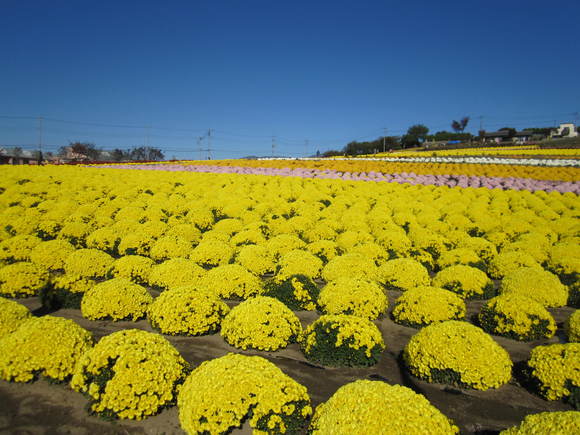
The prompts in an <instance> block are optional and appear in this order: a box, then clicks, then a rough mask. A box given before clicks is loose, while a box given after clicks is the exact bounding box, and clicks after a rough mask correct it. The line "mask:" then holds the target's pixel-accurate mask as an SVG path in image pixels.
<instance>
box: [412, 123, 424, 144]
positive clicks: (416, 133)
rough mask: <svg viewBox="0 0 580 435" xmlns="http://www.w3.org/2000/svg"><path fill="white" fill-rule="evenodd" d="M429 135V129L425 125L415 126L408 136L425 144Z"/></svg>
mask: <svg viewBox="0 0 580 435" xmlns="http://www.w3.org/2000/svg"><path fill="white" fill-rule="evenodd" d="M428 133H429V128H427V127H426V126H425V125H423V124H415V125H412V126H411V127H409V129H408V130H407V136H411V137H415V138H417V141H418V142H425V139H426V138H427V134H428Z"/></svg>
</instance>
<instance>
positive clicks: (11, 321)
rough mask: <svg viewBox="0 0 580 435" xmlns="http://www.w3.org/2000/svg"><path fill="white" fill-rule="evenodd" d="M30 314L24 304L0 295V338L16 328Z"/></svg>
mask: <svg viewBox="0 0 580 435" xmlns="http://www.w3.org/2000/svg"><path fill="white" fill-rule="evenodd" d="M30 316H31V314H30V311H29V310H28V308H26V307H25V306H24V305H21V304H19V303H18V302H14V301H11V300H10V299H5V298H1V297H0V338H2V337H4V336H5V335H8V334H10V333H11V332H14V331H16V330H17V329H18V327H19V326H20V325H21V324H22V322H24V321H25V320H27V319H29V318H30Z"/></svg>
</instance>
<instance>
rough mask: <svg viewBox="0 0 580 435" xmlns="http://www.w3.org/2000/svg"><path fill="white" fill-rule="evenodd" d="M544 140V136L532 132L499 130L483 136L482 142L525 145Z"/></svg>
mask: <svg viewBox="0 0 580 435" xmlns="http://www.w3.org/2000/svg"><path fill="white" fill-rule="evenodd" d="M542 139H544V136H543V135H541V134H538V133H534V132H532V131H528V130H523V131H514V130H499V131H491V132H489V133H485V134H484V135H483V141H484V142H495V143H498V144H499V143H506V144H507V143H518V144H521V143H527V142H532V141H538V140H542Z"/></svg>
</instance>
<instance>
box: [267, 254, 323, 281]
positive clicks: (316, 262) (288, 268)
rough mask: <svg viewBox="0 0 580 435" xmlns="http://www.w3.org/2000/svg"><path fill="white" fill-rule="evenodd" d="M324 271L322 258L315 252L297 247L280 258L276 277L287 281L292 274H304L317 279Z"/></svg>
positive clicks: (278, 279)
mask: <svg viewBox="0 0 580 435" xmlns="http://www.w3.org/2000/svg"><path fill="white" fill-rule="evenodd" d="M321 272H322V260H321V259H320V258H318V257H317V256H315V255H314V254H312V253H310V252H308V251H304V250H301V249H295V250H293V251H289V252H287V253H285V254H283V255H282V256H281V257H280V260H278V264H277V268H276V276H275V279H276V280H277V281H279V282H282V281H285V280H287V279H288V278H290V277H291V276H292V275H304V276H307V277H308V278H311V279H315V278H319V277H320V273H321Z"/></svg>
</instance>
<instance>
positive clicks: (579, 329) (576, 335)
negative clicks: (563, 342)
mask: <svg viewBox="0 0 580 435" xmlns="http://www.w3.org/2000/svg"><path fill="white" fill-rule="evenodd" d="M565 329H566V334H567V335H568V341H570V342H576V343H578V342H580V310H576V311H574V312H573V313H572V314H571V315H570V317H568V319H566V324H565Z"/></svg>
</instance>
